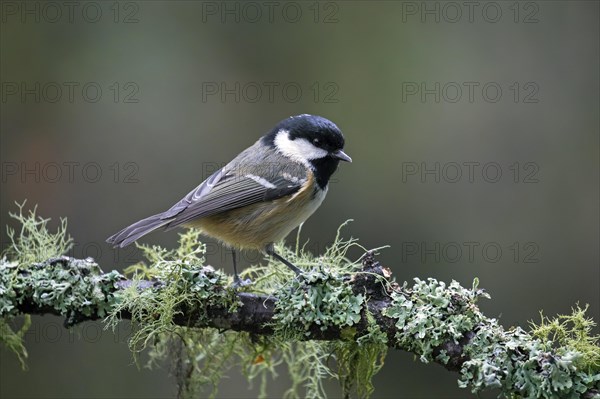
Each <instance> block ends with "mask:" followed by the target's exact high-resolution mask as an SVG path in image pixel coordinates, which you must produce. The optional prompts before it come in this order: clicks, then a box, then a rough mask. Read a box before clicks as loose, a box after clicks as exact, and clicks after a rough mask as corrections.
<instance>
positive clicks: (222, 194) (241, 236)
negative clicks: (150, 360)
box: [106, 114, 352, 286]
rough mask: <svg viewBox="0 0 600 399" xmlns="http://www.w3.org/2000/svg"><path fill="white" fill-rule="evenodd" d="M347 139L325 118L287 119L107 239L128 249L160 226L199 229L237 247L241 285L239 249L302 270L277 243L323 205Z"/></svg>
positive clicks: (343, 158) (237, 279)
mask: <svg viewBox="0 0 600 399" xmlns="http://www.w3.org/2000/svg"><path fill="white" fill-rule="evenodd" d="M344 144H345V140H344V135H343V134H342V131H341V130H340V129H339V128H338V126H337V125H336V124H335V123H333V122H332V121H330V120H328V119H326V118H324V117H322V116H318V115H309V114H301V115H296V116H291V117H289V118H286V119H284V120H282V121H280V122H279V123H277V124H276V125H275V127H273V128H272V129H271V130H270V131H269V132H267V133H266V134H265V135H263V136H262V137H261V138H259V139H258V141H256V142H255V143H254V144H253V145H252V146H250V147H248V148H246V149H245V150H243V151H242V152H241V153H239V154H238V155H237V156H236V157H235V158H234V159H233V160H231V161H230V162H229V163H228V164H226V165H225V166H223V167H222V168H221V169H219V170H217V171H216V172H214V173H213V174H212V175H211V176H209V177H208V178H207V179H206V180H205V181H203V182H202V183H201V184H200V185H199V186H197V187H196V188H194V189H193V190H192V191H190V192H189V193H188V194H187V195H186V196H185V197H183V198H182V199H181V200H180V201H179V202H177V203H175V204H174V205H173V206H172V207H171V208H169V209H168V210H166V211H164V212H161V213H158V214H155V215H152V216H150V217H147V218H145V219H142V220H140V221H138V222H136V223H134V224H132V225H130V226H128V227H125V228H124V229H122V230H121V231H119V232H118V233H116V234H114V235H112V236H110V237H109V238H108V239H107V240H106V241H107V242H108V243H109V244H112V245H113V246H114V247H115V248H117V247H120V248H122V247H125V246H127V245H129V244H131V243H132V242H134V241H136V240H138V239H139V238H141V237H142V236H145V235H146V234H148V233H150V232H152V231H154V230H157V229H159V228H163V229H165V230H170V229H173V228H175V227H180V226H182V227H189V228H197V229H200V231H201V233H202V234H204V235H206V236H209V237H213V238H216V239H217V240H219V241H220V242H222V243H223V244H225V245H226V246H227V247H229V248H230V249H231V251H232V255H233V271H234V285H235V286H242V285H245V284H248V283H249V281H242V280H241V279H240V277H239V275H238V271H237V259H236V251H239V250H247V249H250V250H258V251H261V252H263V253H265V254H267V255H269V256H272V257H273V258H275V259H277V260H278V261H280V262H282V263H283V264H285V265H286V266H287V267H289V268H290V269H291V270H292V271H293V272H294V273H296V275H300V274H302V271H301V270H300V269H299V268H298V267H296V266H295V265H294V264H293V263H291V262H289V261H288V260H287V259H285V258H284V257H282V256H281V255H280V254H278V253H276V252H275V249H274V243H276V242H278V241H280V240H282V239H284V238H285V237H286V236H287V235H288V234H289V233H290V232H291V231H292V230H293V229H295V228H296V227H298V226H299V225H300V224H302V223H304V221H306V220H307V219H308V218H309V217H310V216H311V215H312V214H313V213H314V212H315V210H316V209H317V208H318V207H319V206H320V205H321V203H322V202H323V200H324V198H325V196H326V194H327V191H328V188H329V187H328V183H329V180H330V177H331V175H332V174H333V173H334V172H335V171H336V169H337V168H338V164H339V162H340V161H344V162H352V158H350V156H348V155H347V154H346V153H345V152H344V150H343V149H344Z"/></svg>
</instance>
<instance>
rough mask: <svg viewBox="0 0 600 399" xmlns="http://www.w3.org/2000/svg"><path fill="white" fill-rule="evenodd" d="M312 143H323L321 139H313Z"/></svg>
mask: <svg viewBox="0 0 600 399" xmlns="http://www.w3.org/2000/svg"><path fill="white" fill-rule="evenodd" d="M312 143H313V144H314V145H315V146H317V147H318V146H319V144H321V141H319V139H313V141H312Z"/></svg>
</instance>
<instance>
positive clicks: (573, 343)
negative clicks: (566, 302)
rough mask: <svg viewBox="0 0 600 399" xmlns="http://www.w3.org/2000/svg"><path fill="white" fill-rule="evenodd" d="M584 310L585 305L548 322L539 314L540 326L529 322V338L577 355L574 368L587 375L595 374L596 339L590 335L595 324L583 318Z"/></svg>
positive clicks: (598, 363) (599, 351)
mask: <svg viewBox="0 0 600 399" xmlns="http://www.w3.org/2000/svg"><path fill="white" fill-rule="evenodd" d="M588 308H589V305H586V306H585V308H583V309H582V308H581V307H579V305H577V306H576V307H575V308H573V309H572V313H571V314H570V315H558V316H556V317H555V318H552V319H551V318H549V317H545V316H544V314H543V312H540V318H541V320H540V323H539V324H536V323H534V322H531V323H530V324H531V335H532V336H534V337H535V338H537V339H539V340H541V341H542V342H549V343H551V345H552V346H553V347H554V348H561V347H568V348H571V349H572V350H574V351H576V352H579V353H581V357H580V358H579V359H578V360H576V362H575V366H576V367H577V368H578V369H580V370H585V371H587V372H588V373H599V372H600V346H598V341H599V340H600V336H599V335H593V334H592V329H593V328H594V327H595V326H596V323H595V322H594V320H593V319H591V318H588V317H586V316H585V314H586V312H587V310H588Z"/></svg>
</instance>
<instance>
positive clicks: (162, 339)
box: [106, 229, 387, 399]
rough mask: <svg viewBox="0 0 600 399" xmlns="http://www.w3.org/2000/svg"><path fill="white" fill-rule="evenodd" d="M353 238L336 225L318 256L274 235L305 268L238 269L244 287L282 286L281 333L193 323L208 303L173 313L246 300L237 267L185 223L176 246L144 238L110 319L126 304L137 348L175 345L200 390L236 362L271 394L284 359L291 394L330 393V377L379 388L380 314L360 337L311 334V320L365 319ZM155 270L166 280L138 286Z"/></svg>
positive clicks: (184, 373) (212, 388)
mask: <svg viewBox="0 0 600 399" xmlns="http://www.w3.org/2000/svg"><path fill="white" fill-rule="evenodd" d="M352 247H359V246H358V244H357V243H356V240H354V239H350V240H344V239H342V238H341V235H340V231H339V230H338V234H337V235H336V238H335V240H334V242H333V243H332V244H331V245H330V246H329V247H328V248H327V249H326V250H325V253H324V254H323V255H322V256H320V257H315V256H314V255H312V254H311V253H310V252H308V251H306V250H305V249H304V247H301V246H300V245H297V246H296V249H295V250H292V249H289V248H287V247H285V246H284V245H283V244H281V243H278V244H276V251H277V252H278V253H280V254H282V255H283V256H284V257H286V258H287V259H289V260H290V261H291V262H293V263H294V264H295V265H297V266H298V267H300V268H302V269H304V270H306V272H305V273H304V274H303V275H302V276H301V277H296V276H294V275H293V274H292V273H290V271H289V270H288V269H287V268H286V267H285V266H284V265H281V264H280V262H277V261H274V260H272V259H271V258H267V257H266V258H265V260H264V264H263V265H259V266H253V267H250V268H248V269H246V270H245V271H244V272H243V273H242V274H241V275H242V277H243V278H247V277H249V278H251V280H252V281H253V283H252V285H251V286H250V287H246V288H244V289H251V290H252V291H253V292H259V293H263V294H267V295H276V296H277V304H276V316H275V318H274V320H273V325H272V328H273V329H274V330H275V331H276V334H275V335H274V336H270V337H259V338H257V337H255V336H251V335H250V334H248V333H244V332H234V331H225V332H222V331H218V330H216V329H213V328H202V329H199V328H194V327H193V324H194V322H196V323H200V324H201V323H202V321H203V317H205V316H206V315H205V314H202V313H201V312H200V313H198V314H195V315H194V319H193V320H190V322H191V323H190V327H183V326H180V325H177V324H176V323H175V322H174V320H175V317H177V316H181V315H183V313H184V310H185V309H196V310H202V309H203V308H204V309H206V308H207V307H209V306H211V305H218V306H227V307H229V308H230V309H231V310H234V309H235V307H236V306H239V304H237V302H236V301H235V300H234V298H235V295H234V294H235V291H234V290H233V289H232V288H231V283H232V279H231V277H229V276H226V275H225V274H224V273H223V272H221V271H218V270H215V269H213V268H212V267H210V266H206V265H204V253H205V250H206V247H205V246H204V245H203V244H201V243H200V241H199V232H198V231H197V230H193V229H192V230H188V231H187V232H186V233H183V234H182V235H181V236H180V241H179V247H178V248H177V249H175V250H170V251H169V250H166V249H164V248H161V247H158V246H153V247H148V246H140V248H141V249H142V252H143V253H144V255H145V258H146V262H144V263H140V264H137V265H134V266H132V267H130V268H129V269H128V270H126V273H127V274H128V276H129V277H130V280H131V281H132V283H131V285H130V286H129V287H127V288H126V289H124V290H123V291H122V292H121V294H120V301H119V303H118V304H117V305H116V306H115V307H114V308H113V310H112V312H111V313H110V315H109V317H108V318H107V319H106V322H107V326H109V327H111V326H112V327H114V326H116V324H117V323H118V322H119V316H120V314H121V312H123V311H127V312H129V313H130V314H131V318H132V322H133V324H134V331H133V333H132V336H131V338H130V341H129V345H130V348H131V350H132V351H133V352H134V353H136V354H137V353H140V352H141V351H142V350H144V349H147V348H149V349H150V351H149V357H150V363H149V364H150V365H151V366H155V365H158V364H161V363H163V362H164V360H165V359H166V358H167V357H169V355H172V354H173V353H176V354H177V355H176V356H175V358H174V361H175V369H174V374H175V375H176V376H177V377H178V381H179V387H180V391H179V394H180V396H182V397H197V396H198V395H200V394H201V393H202V394H204V395H209V396H213V397H214V396H215V395H216V394H217V392H218V391H217V389H218V384H219V382H220V381H221V380H222V378H223V376H224V374H225V373H226V372H227V371H228V370H229V369H230V368H232V367H235V366H237V367H240V368H241V370H242V371H243V373H244V375H246V377H247V378H248V381H249V382H250V384H252V383H254V382H256V381H259V382H260V397H267V396H268V394H267V385H266V383H267V377H268V376H271V377H273V378H274V377H276V375H277V372H276V367H277V366H278V365H280V364H285V365H286V366H287V369H288V372H289V374H290V377H291V380H292V385H291V386H290V388H289V389H288V391H287V392H286V394H285V397H286V398H292V399H293V398H301V397H307V396H308V397H324V396H326V392H325V388H324V381H325V379H328V378H338V379H340V380H343V381H344V384H343V386H345V387H350V386H354V387H356V389H357V392H359V394H360V396H361V397H366V396H369V394H371V393H372V391H373V388H372V387H373V386H372V383H371V378H372V377H373V376H374V375H375V373H376V372H377V371H378V370H379V368H380V366H381V364H382V362H383V358H384V356H385V353H386V349H387V347H386V346H385V343H384V344H383V346H382V341H381V339H380V338H381V336H382V334H381V332H380V331H379V330H377V328H378V327H377V326H376V324H375V323H373V326H370V330H369V333H368V334H367V335H365V336H364V337H361V338H363V339H362V340H361V341H360V343H358V344H357V343H356V342H350V341H349V342H342V343H335V342H327V341H305V340H304V339H305V338H306V335H305V332H308V331H309V330H310V329H314V328H316V329H323V330H325V329H327V328H348V327H350V326H352V325H353V324H355V323H356V322H357V321H358V320H360V318H361V311H362V310H363V304H364V299H365V297H364V295H362V294H360V293H359V294H356V293H353V292H352V288H351V286H350V285H349V284H348V282H347V280H348V279H349V278H350V277H351V275H352V273H357V272H359V270H360V262H358V261H357V262H351V261H349V260H348V259H347V252H348V250H349V249H350V248H352ZM361 249H362V248H361ZM324 264H326V265H328V267H324V266H323V265H324ZM148 280H153V281H157V282H158V281H160V284H157V285H155V286H153V287H151V288H150V289H141V285H142V284H146V285H147V282H148ZM146 288H147V287H146ZM291 309H293V310H291ZM290 310H291V311H290ZM299 331H300V333H299ZM299 335H302V336H303V337H302V339H301V340H298V339H297V338H298V336H299ZM383 342H384V341H383ZM332 354H333V355H332ZM336 363H337V368H336ZM356 366H358V367H356ZM363 372H364V373H363ZM354 380H356V381H354Z"/></svg>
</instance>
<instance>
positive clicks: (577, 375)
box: [383, 278, 600, 399]
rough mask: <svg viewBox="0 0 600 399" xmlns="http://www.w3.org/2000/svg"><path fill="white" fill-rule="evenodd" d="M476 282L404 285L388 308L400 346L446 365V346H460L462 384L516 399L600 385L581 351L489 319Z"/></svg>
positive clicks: (573, 393) (564, 394) (569, 394)
mask: <svg viewBox="0 0 600 399" xmlns="http://www.w3.org/2000/svg"><path fill="white" fill-rule="evenodd" d="M477 284H478V281H477V280H475V281H474V284H473V287H472V288H471V289H466V288H463V287H461V286H460V284H458V283H457V282H455V281H452V283H450V285H448V286H446V285H445V284H444V283H443V282H440V281H437V280H435V279H432V278H430V279H427V281H423V280H420V279H415V284H414V285H413V286H412V287H408V286H407V284H406V283H405V285H404V286H403V287H402V289H400V290H397V291H396V292H394V293H393V294H392V297H393V300H392V305H391V306H389V307H388V308H386V309H385V310H384V312H383V313H384V315H386V316H387V317H391V318H393V319H394V320H395V326H396V329H397V332H396V334H395V338H396V340H397V342H396V343H397V345H398V346H399V347H401V348H404V349H407V350H409V351H412V352H414V353H416V354H418V355H419V357H420V360H421V361H423V362H429V361H431V360H434V359H435V360H437V361H439V362H441V363H447V362H448V361H449V356H448V354H447V351H446V350H444V349H441V348H443V345H444V344H447V343H448V342H451V343H453V344H454V345H457V346H459V345H460V346H461V347H462V358H463V359H464V361H463V362H462V364H460V365H459V366H460V378H459V386H460V387H462V388H467V387H470V389H471V392H473V393H479V392H481V391H483V390H485V389H491V388H498V389H500V391H501V392H504V393H505V394H506V395H512V397H515V398H547V399H551V398H566V399H574V398H580V397H581V396H582V395H583V394H584V393H585V392H587V391H589V390H590V389H599V388H600V374H598V373H597V372H595V373H590V372H589V370H582V369H581V368H578V367H577V366H576V365H577V360H578V359H579V358H580V357H581V356H582V353H581V352H578V351H577V350H574V349H572V348H570V347H568V346H567V347H560V348H553V346H552V345H551V343H550V342H542V341H541V340H539V339H536V338H534V337H532V336H531V335H530V334H528V333H527V332H525V331H524V330H522V329H521V328H519V327H517V328H513V329H511V330H508V331H505V330H504V328H502V326H500V325H499V324H498V322H497V320H496V319H493V318H487V317H485V316H484V315H483V314H482V313H481V311H480V310H479V308H478V307H477V305H476V302H477V300H478V299H479V298H480V297H489V296H488V295H487V294H485V293H484V292H483V291H482V290H480V289H478V288H477Z"/></svg>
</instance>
